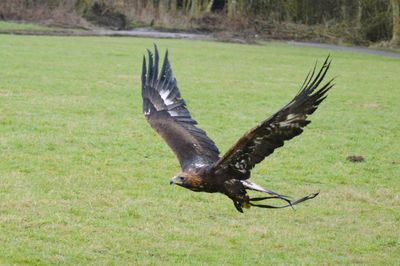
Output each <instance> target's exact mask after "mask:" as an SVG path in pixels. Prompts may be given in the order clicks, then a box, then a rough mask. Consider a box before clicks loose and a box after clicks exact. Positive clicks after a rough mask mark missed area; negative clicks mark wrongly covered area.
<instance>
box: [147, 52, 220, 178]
mask: <svg viewBox="0 0 400 266" xmlns="http://www.w3.org/2000/svg"><path fill="white" fill-rule="evenodd" d="M154 47H155V52H154V57H153V54H152V53H151V51H150V50H147V51H148V58H149V63H148V69H147V68H146V58H145V57H144V58H143V67H142V97H143V113H144V115H145V117H146V119H147V121H148V122H149V123H150V125H151V126H152V127H153V128H154V129H155V130H156V131H157V132H158V133H159V134H160V135H161V136H162V137H163V139H164V140H165V141H166V142H167V144H168V145H169V146H170V147H171V149H172V150H173V152H174V153H175V155H176V156H177V158H178V160H179V163H180V165H181V168H182V170H185V169H187V168H190V167H193V166H194V165H196V164H212V163H214V162H216V161H217V160H218V159H219V151H218V148H217V147H216V146H215V144H214V142H213V141H212V140H211V139H210V138H209V137H208V136H207V134H206V132H205V131H204V130H202V129H200V128H198V127H196V126H195V125H197V122H196V120H194V119H193V118H192V117H191V116H190V112H189V110H188V109H187V108H186V103H185V101H184V100H183V99H182V98H181V95H180V92H179V89H178V86H177V83H176V80H175V78H174V76H173V74H172V70H171V66H170V63H169V60H168V51H167V52H166V53H165V57H164V62H163V65H162V68H161V71H160V73H159V72H158V65H159V55H158V50H157V46H155V45H154Z"/></svg>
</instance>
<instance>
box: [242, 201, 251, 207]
mask: <svg viewBox="0 0 400 266" xmlns="http://www.w3.org/2000/svg"><path fill="white" fill-rule="evenodd" d="M250 207H251V205H250V203H249V202H243V203H242V208H246V209H250Z"/></svg>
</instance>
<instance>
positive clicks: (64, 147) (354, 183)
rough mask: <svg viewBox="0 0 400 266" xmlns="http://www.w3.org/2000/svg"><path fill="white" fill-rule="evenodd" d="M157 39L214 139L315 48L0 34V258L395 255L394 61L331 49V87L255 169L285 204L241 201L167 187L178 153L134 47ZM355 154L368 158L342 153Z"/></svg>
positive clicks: (250, 122)
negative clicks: (144, 109)
mask: <svg viewBox="0 0 400 266" xmlns="http://www.w3.org/2000/svg"><path fill="white" fill-rule="evenodd" d="M153 42H156V43H157V44H158V46H159V48H160V50H161V51H164V50H165V48H168V49H169V51H170V58H171V62H172V66H173V70H174V73H175V76H176V78H177V80H178V85H179V87H180V89H181V92H182V95H183V97H184V98H185V99H186V101H187V104H188V107H189V109H190V110H191V113H192V115H193V117H194V118H195V119H196V120H198V122H199V124H200V126H201V127H202V128H203V129H205V130H207V132H208V134H209V135H210V136H211V137H212V138H213V139H214V140H215V141H216V143H217V144H218V145H219V147H220V150H221V151H222V152H224V151H226V150H227V149H228V148H229V147H230V146H231V145H232V144H233V143H234V142H235V141H236V140H237V139H238V138H239V137H240V136H241V135H242V134H243V133H244V132H245V131H246V130H248V129H249V128H250V127H252V126H254V125H255V124H256V123H257V122H259V121H261V120H262V119H264V118H266V117H267V116H269V115H270V114H272V113H273V112H275V111H276V110H277V109H278V108H280V107H281V106H282V105H284V104H286V103H287V102H288V101H289V100H290V99H291V98H292V97H293V96H294V95H295V94H296V93H297V91H298V89H299V86H300V85H301V83H302V81H303V79H304V77H305V74H306V73H307V72H308V70H309V69H310V68H311V67H312V66H313V64H314V62H315V60H316V59H318V60H319V62H321V61H322V60H323V59H324V58H325V57H326V55H327V54H328V51H327V50H319V49H314V48H305V47H293V46H290V45H286V44H280V43H266V44H265V45H240V44H227V43H215V42H201V41H186V40H151V39H138V38H96V37H35V36H12V35H0V58H1V60H0V150H1V152H0V264H35V265H47V264H49V265H50V264H53V265H54V264H69V265H77V264H82V265H86V264H95V265H99V264H100V265H104V264H106V265H127V264H130V265H154V264H155V265H175V264H191V265H209V264H211V265H277V264H294V265H299V264H304V265H310V264H313V265H317V264H328V265H340V264H370V265H378V264H381V265H383V264H385V265H395V264H398V263H399V261H400V230H399V228H400V180H399V178H400V144H399V143H400V133H399V132H400V123H399V114H400V104H399V102H400V75H399V73H400V61H399V60H398V59H390V58H384V57H380V56H370V55H364V54H350V53H344V52H331V56H332V58H333V62H332V68H331V70H330V72H329V75H328V76H329V77H333V76H338V78H337V80H336V86H335V88H334V89H333V90H332V91H331V93H330V95H329V97H328V99H327V100H326V101H325V102H324V103H323V104H322V105H321V107H320V109H319V110H318V111H317V112H316V113H315V114H314V115H313V116H312V117H311V120H312V121H313V123H312V124H311V125H309V126H308V127H307V129H306V130H305V132H304V133H303V134H302V135H301V136H300V137H298V138H296V139H293V140H292V141H290V142H289V143H287V144H286V145H285V147H283V148H281V149H279V150H278V151H276V152H275V153H274V154H273V155H272V156H271V157H269V158H268V159H267V160H265V161H264V162H263V163H261V164H259V165H258V167H257V168H256V169H255V171H254V172H253V180H255V181H256V182H257V183H259V184H260V185H263V186H265V187H268V188H270V189H272V190H275V191H277V192H280V193H283V194H289V195H293V196H295V197H300V196H304V195H305V194H308V193H310V192H314V191H321V193H320V196H318V197H317V198H316V199H314V200H311V201H308V202H306V203H304V204H302V205H299V206H298V207H297V208H296V209H297V210H296V211H292V210H290V209H283V210H266V209H257V208H252V209H250V210H247V211H246V212H245V213H244V214H240V213H238V212H237V211H236V210H235V208H234V206H233V204H232V202H231V201H230V200H229V199H228V198H226V197H225V196H222V195H216V194H215V195H214V194H205V193H193V192H190V191H189V190H184V189H182V188H179V187H174V186H169V184H168V182H169V178H170V177H171V176H173V175H174V174H175V173H177V172H179V165H178V163H177V161H176V159H175V158H174V156H173V154H172V152H171V151H170V150H169V148H168V147H167V146H166V145H165V144H164V142H163V141H162V140H161V138H160V137H159V136H158V135H156V133H155V132H154V131H153V130H152V129H151V128H150V127H149V126H148V125H147V123H146V121H145V119H144V118H143V116H142V113H141V94H140V68H141V60H142V56H143V54H144V52H145V49H146V48H151V47H152V43H153ZM348 155H362V156H364V158H365V162H364V163H358V164H356V163H351V162H348V161H346V157H347V156H348Z"/></svg>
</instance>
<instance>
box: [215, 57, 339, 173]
mask: <svg viewBox="0 0 400 266" xmlns="http://www.w3.org/2000/svg"><path fill="white" fill-rule="evenodd" d="M329 66H330V60H329V57H328V58H327V59H326V60H325V62H324V64H323V66H322V67H321V69H320V71H319V72H318V73H317V74H316V73H315V67H314V70H313V71H312V72H311V73H309V74H308V75H307V77H306V79H305V80H304V83H303V85H302V86H301V88H300V91H299V93H298V94H297V95H296V96H295V97H294V98H293V100H292V101H291V102H289V103H288V104H287V105H286V106H284V107H283V108H282V109H280V110H279V111H278V112H276V113H275V114H274V115H272V116H271V117H269V118H268V119H266V120H265V121H263V122H261V123H260V124H259V125H258V126H257V127H255V128H253V129H251V130H250V131H248V132H247V133H246V134H244V135H243V136H242V137H241V138H240V139H239V141H238V142H237V143H236V144H235V145H234V146H233V147H232V148H231V149H230V150H229V151H228V152H227V153H226V154H225V155H224V156H223V157H222V158H221V159H220V160H219V161H218V162H216V164H215V165H214V166H213V167H214V170H215V171H224V172H226V173H228V174H229V176H235V177H236V178H240V179H247V178H249V177H250V170H251V169H252V168H253V167H254V166H255V165H256V164H257V163H259V162H261V161H262V160H264V158H265V157H267V156H268V155H270V154H271V153H273V152H274V150H275V149H276V148H279V147H281V146H283V143H284V141H286V140H290V139H292V138H293V137H295V136H297V135H300V134H301V132H303V127H305V126H306V125H308V124H309V123H310V121H309V120H306V119H307V116H308V115H310V114H312V113H313V112H314V111H315V110H316V109H317V107H318V105H319V104H320V103H321V102H322V101H323V100H324V99H325V98H326V95H325V93H326V92H327V91H328V90H329V89H330V88H332V86H333V84H331V82H332V80H330V81H329V82H328V83H326V84H325V85H324V86H322V88H320V89H318V90H317V91H316V89H317V88H318V86H319V85H320V83H321V81H322V79H323V78H324V77H325V74H326V72H327V71H328V69H329Z"/></svg>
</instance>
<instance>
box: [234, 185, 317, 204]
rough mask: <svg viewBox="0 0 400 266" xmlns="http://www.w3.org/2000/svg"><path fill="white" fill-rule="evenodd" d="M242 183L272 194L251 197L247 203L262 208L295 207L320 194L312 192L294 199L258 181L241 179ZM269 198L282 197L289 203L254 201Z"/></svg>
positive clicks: (247, 186) (249, 187) (250, 187)
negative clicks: (278, 204) (278, 203)
mask: <svg viewBox="0 0 400 266" xmlns="http://www.w3.org/2000/svg"><path fill="white" fill-rule="evenodd" d="M241 183H242V184H243V186H244V187H245V188H246V189H250V190H255V191H259V192H263V193H267V194H270V195H271V196H268V197H256V198H249V202H247V204H249V205H250V206H254V207H260V208H269V209H281V208H286V207H293V206H294V205H296V204H299V203H301V202H304V201H307V200H310V199H313V198H315V197H316V196H317V195H318V194H319V192H317V193H312V194H310V195H307V196H305V197H303V198H301V199H298V200H295V201H292V200H290V199H289V197H288V196H284V195H281V194H279V193H276V192H274V191H272V190H269V189H265V188H263V187H262V186H260V185H257V184H256V183H253V182H251V181H249V180H241ZM268 199H281V200H283V201H286V202H287V204H286V205H283V206H273V205H267V204H254V203H253V202H254V201H263V200H268Z"/></svg>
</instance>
